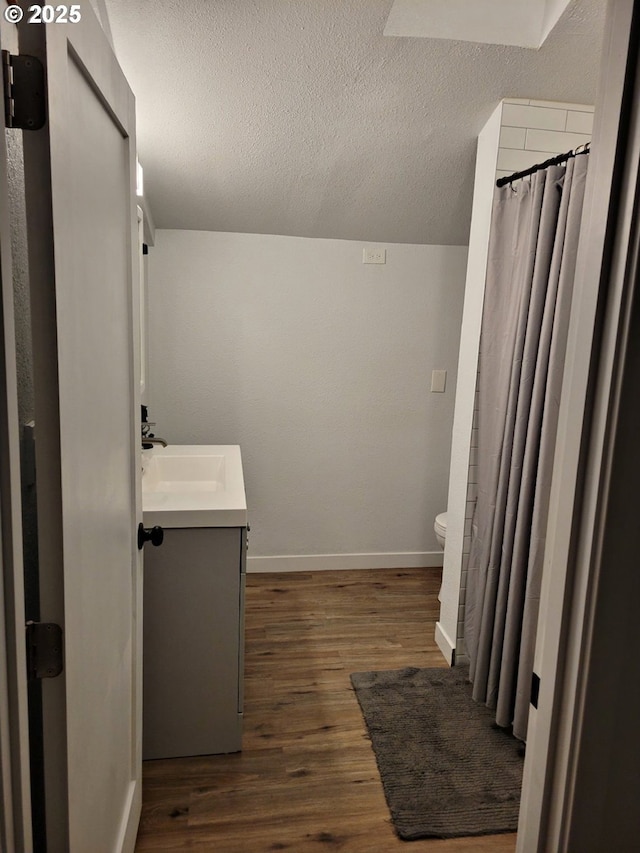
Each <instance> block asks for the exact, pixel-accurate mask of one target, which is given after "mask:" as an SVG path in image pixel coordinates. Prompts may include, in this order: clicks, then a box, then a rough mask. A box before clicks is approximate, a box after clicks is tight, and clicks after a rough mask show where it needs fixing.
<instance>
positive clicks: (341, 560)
mask: <svg viewBox="0 0 640 853" xmlns="http://www.w3.org/2000/svg"><path fill="white" fill-rule="evenodd" d="M442 556H443V555H442V551H400V552H398V553H390V554H380V553H378V554H297V555H284V556H280V557H247V572H320V571H328V570H332V569H418V568H432V567H438V566H440V567H441V566H442Z"/></svg>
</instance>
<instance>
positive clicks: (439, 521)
mask: <svg viewBox="0 0 640 853" xmlns="http://www.w3.org/2000/svg"><path fill="white" fill-rule="evenodd" d="M433 529H434V531H435V534H436V539H437V540H438V544H439V545H440V547H441V548H442V550H443V551H444V543H445V539H446V538H447V513H446V512H441V513H440V514H439V515H436V520H435V522H434V524H433Z"/></svg>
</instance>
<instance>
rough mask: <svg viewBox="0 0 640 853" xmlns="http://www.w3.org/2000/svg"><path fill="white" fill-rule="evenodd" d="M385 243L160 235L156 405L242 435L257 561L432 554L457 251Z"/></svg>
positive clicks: (459, 276)
mask: <svg viewBox="0 0 640 853" xmlns="http://www.w3.org/2000/svg"><path fill="white" fill-rule="evenodd" d="M384 248H386V250H387V263H386V265H364V264H363V263H362V249H363V244H362V243H360V242H351V241H342V240H319V239H306V238H295V237H279V236H269V235H252V234H232V233H211V232H193V231H162V230H158V231H157V232H156V245H155V247H154V248H153V249H151V250H150V255H149V272H150V281H149V300H150V310H149V314H150V316H149V336H150V341H149V344H150V370H149V392H150V394H149V397H150V407H151V410H150V415H151V418H152V420H155V421H157V423H158V426H157V434H159V435H161V436H163V437H164V438H166V439H167V440H168V441H170V442H173V443H185V444H186V443H202V444H226V443H230V444H236V443H237V444H240V446H241V448H242V454H243V462H244V469H245V481H246V487H247V498H248V505H249V516H250V522H251V535H250V555H251V558H250V559H251V561H250V568H252V569H253V570H260V569H264V570H271V569H282V568H291V569H300V568H323V567H327V568H332V567H337V566H343V567H345V568H350V567H356V566H373V567H375V566H378V565H379V566H382V565H388V566H392V567H393V566H409V565H441V564H442V552H441V551H439V549H438V546H437V543H436V540H435V536H434V534H433V519H434V516H435V515H436V514H437V513H438V512H440V511H442V510H443V509H444V508H445V506H446V500H447V481H448V476H449V453H450V444H451V425H452V418H453V400H454V391H455V376H456V366H457V358H458V344H459V338H460V318H461V312H462V300H463V288H464V271H465V267H466V254H467V250H466V247H451V246H422V245H405V244H402V245H400V244H392V245H386V246H385V247H384ZM433 369H446V370H448V382H447V388H446V392H445V393H443V394H439V393H430V378H431V371H432V370H433ZM331 555H340V556H339V557H332V556H331ZM267 558H271V559H267Z"/></svg>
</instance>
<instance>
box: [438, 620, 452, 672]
mask: <svg viewBox="0 0 640 853" xmlns="http://www.w3.org/2000/svg"><path fill="white" fill-rule="evenodd" d="M435 640H436V643H437V645H438V648H439V649H440V651H441V652H442V654H443V655H444V658H445V660H446V662H447V663H448V664H449V666H453V665H454V663H455V659H456V646H455V643H453V642H452V640H451V638H450V637H449V635H448V634H447V632H446V631H445V630H444V628H443V627H442V625H441V624H440V622H436V635H435Z"/></svg>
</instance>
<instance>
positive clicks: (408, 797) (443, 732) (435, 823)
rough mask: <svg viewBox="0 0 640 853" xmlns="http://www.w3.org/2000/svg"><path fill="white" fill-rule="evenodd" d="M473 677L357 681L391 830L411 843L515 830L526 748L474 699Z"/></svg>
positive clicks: (451, 673)
mask: <svg viewBox="0 0 640 853" xmlns="http://www.w3.org/2000/svg"><path fill="white" fill-rule="evenodd" d="M468 672H469V671H468V667H461V666H458V667H453V668H444V669H417V668H413V667H410V668H407V669H400V670H390V671H386V672H356V673H354V674H353V675H352V676H351V683H352V684H353V687H354V689H355V692H356V696H357V697H358V702H359V703H360V707H361V709H362V713H363V715H364V719H365V723H366V725H367V729H368V731H369V737H370V738H371V745H372V747H373V751H374V753H375V757H376V761H377V763H378V769H379V771H380V776H381V778H382V784H383V787H384V793H385V797H386V799H387V805H388V806H389V810H390V812H391V818H392V820H393V825H394V827H395V830H396V832H397V834H398V835H399V836H400V838H403V839H405V840H407V841H410V840H414V839H417V838H455V837H458V836H469V835H493V834H498V833H502V832H515V831H516V829H517V826H518V810H519V804H520V788H521V784H522V766H523V757H522V756H523V749H522V744H521V743H520V742H519V741H517V740H516V739H515V738H514V737H513V736H512V735H511V734H509V733H508V732H505V731H504V730H502V729H499V728H497V727H496V725H495V722H494V715H493V713H492V712H491V711H490V710H489V709H488V708H486V707H485V706H484V705H479V704H477V703H476V702H474V701H473V699H472V698H471V684H470V683H469V682H468Z"/></svg>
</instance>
